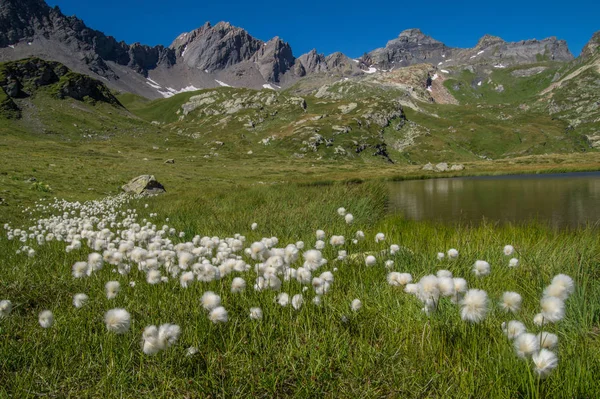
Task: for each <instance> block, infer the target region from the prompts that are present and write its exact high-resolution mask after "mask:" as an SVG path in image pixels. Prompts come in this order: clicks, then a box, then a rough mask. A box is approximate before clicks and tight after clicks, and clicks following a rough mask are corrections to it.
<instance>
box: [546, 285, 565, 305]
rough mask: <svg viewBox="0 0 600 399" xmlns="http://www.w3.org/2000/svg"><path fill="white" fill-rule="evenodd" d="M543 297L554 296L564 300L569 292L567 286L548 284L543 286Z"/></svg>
mask: <svg viewBox="0 0 600 399" xmlns="http://www.w3.org/2000/svg"><path fill="white" fill-rule="evenodd" d="M543 297H544V298H548V297H554V298H558V299H560V300H561V301H564V300H566V299H567V298H568V297H569V292H568V291H567V288H566V287H565V286H564V285H561V284H550V285H549V286H547V287H546V288H544V293H543Z"/></svg>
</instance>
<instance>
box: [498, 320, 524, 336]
mask: <svg viewBox="0 0 600 399" xmlns="http://www.w3.org/2000/svg"><path fill="white" fill-rule="evenodd" d="M526 331H527V329H526V328H525V324H523V323H521V322H520V321H517V320H511V321H509V322H508V323H506V322H503V323H502V332H503V333H504V335H506V337H507V338H508V339H515V338H517V337H518V336H519V335H521V334H523V333H525V332H526Z"/></svg>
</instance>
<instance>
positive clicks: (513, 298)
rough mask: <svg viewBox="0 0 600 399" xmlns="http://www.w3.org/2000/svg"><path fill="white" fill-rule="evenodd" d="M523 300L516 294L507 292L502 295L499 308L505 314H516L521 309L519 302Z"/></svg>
mask: <svg viewBox="0 0 600 399" xmlns="http://www.w3.org/2000/svg"><path fill="white" fill-rule="evenodd" d="M522 301H523V298H521V295H519V294H518V293H516V292H511V291H507V292H505V293H504V294H502V302H500V307H501V308H502V309H504V311H505V312H512V313H517V312H518V311H519V310H520V309H521V302H522Z"/></svg>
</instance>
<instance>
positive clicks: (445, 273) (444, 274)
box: [435, 270, 452, 278]
mask: <svg viewBox="0 0 600 399" xmlns="http://www.w3.org/2000/svg"><path fill="white" fill-rule="evenodd" d="M435 275H436V276H438V277H449V278H452V272H451V271H449V270H438V272H437V273H436V274H435Z"/></svg>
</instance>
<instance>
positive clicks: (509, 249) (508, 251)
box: [503, 245, 515, 256]
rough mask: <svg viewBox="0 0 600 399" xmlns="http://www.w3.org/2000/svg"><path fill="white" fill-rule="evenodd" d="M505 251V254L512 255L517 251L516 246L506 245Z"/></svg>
mask: <svg viewBox="0 0 600 399" xmlns="http://www.w3.org/2000/svg"><path fill="white" fill-rule="evenodd" d="M503 252H504V255H506V256H511V255H512V254H513V253H514V252H515V248H514V247H513V246H512V245H505V246H504V249H503Z"/></svg>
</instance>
